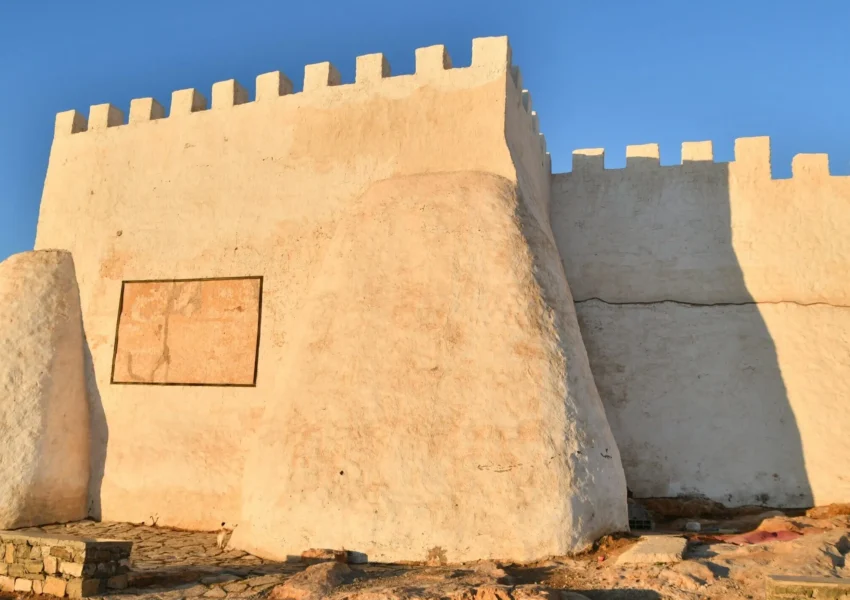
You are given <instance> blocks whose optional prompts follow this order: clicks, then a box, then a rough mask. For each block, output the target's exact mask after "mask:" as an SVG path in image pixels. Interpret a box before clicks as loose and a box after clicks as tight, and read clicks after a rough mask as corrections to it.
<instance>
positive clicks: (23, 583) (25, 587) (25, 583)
mask: <svg viewBox="0 0 850 600" xmlns="http://www.w3.org/2000/svg"><path fill="white" fill-rule="evenodd" d="M15 591H16V592H31V591H32V581H31V580H29V579H24V578H23V577H18V578H17V579H16V580H15Z"/></svg>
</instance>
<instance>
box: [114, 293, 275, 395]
mask: <svg viewBox="0 0 850 600" xmlns="http://www.w3.org/2000/svg"><path fill="white" fill-rule="evenodd" d="M260 285H261V284H260V279H259V278H250V279H217V280H195V281H146V282H125V283H124V289H123V295H122V298H121V311H120V314H119V317H118V334H117V337H116V344H117V350H116V351H115V359H114V365H113V371H112V381H113V383H168V384H175V383H188V384H204V385H216V384H219V385H221V384H223V385H252V384H253V383H254V375H255V367H256V356H257V343H258V339H257V338H258V335H259V329H258V328H259V322H260Z"/></svg>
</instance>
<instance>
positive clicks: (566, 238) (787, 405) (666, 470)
mask: <svg viewBox="0 0 850 600" xmlns="http://www.w3.org/2000/svg"><path fill="white" fill-rule="evenodd" d="M627 155H628V158H627V162H628V166H627V167H626V168H625V169H619V170H602V168H601V167H602V162H601V161H602V154H601V153H600V152H599V151H578V152H577V153H576V154H575V155H574V167H573V172H572V173H570V174H560V175H556V176H555V177H554V178H553V200H552V209H551V215H552V226H553V230H554V232H555V236H556V238H557V241H558V246H559V249H560V251H561V256H562V258H563V262H564V265H565V269H566V272H567V277H568V279H569V281H570V284H571V286H572V289H573V291H574V293H575V297H576V301H577V305H576V308H577V311H578V315H579V321H580V324H581V330H582V335H583V337H584V340H585V342H586V345H587V350H588V353H589V356H590V361H591V366H592V368H593V372H594V376H595V378H596V383H597V385H598V386H599V390H600V394H601V396H602V399H603V402H604V404H605V408H606V412H607V414H608V417H609V419H610V421H611V426H612V428H613V430H614V432H615V437H616V438H617V440H618V444H619V445H620V450H621V452H622V454H623V464H624V467H625V470H626V475H627V479H628V482H629V487H630V488H631V489H632V491H633V492H634V493H635V495H637V496H643V497H647V496H676V495H679V494H705V495H707V496H709V497H711V498H713V499H716V500H718V501H721V502H724V503H726V504H731V505H741V504H751V503H767V504H770V505H773V506H807V505H811V504H813V503H816V504H825V503H829V502H838V501H844V502H846V501H847V499H848V498H850V467H848V465H847V463H846V461H840V460H835V459H836V457H837V456H841V455H843V454H844V453H846V452H847V450H848V448H847V446H846V441H845V440H846V437H847V436H846V435H845V434H844V431H845V430H846V429H847V427H848V426H850V409H848V408H847V406H846V398H847V396H848V393H850V381H848V377H847V373H850V320H848V319H850V316H848V315H850V308H848V306H850V304H848V301H849V300H850V298H848V293H850V288H848V286H847V281H848V274H850V273H848V271H850V246H848V238H847V236H846V235H844V234H843V233H842V232H846V231H848V230H850V212H848V211H847V205H848V202H850V177H829V176H828V168H827V164H826V157H825V156H824V155H799V156H797V157H796V158H795V159H794V164H793V171H794V176H793V178H792V179H788V180H772V179H771V177H770V168H769V141H768V140H767V139H766V138H744V139H740V140H738V141H737V143H736V161H735V162H732V163H728V164H726V163H713V162H711V159H712V153H711V145H710V143H698V144H686V145H685V146H684V147H683V159H684V163H683V164H682V165H680V166H664V167H661V166H659V165H658V160H657V156H658V149H657V146H654V145H648V146H637V147H635V146H632V147H629V149H628V150H627Z"/></svg>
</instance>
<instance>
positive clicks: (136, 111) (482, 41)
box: [54, 36, 551, 165]
mask: <svg viewBox="0 0 850 600" xmlns="http://www.w3.org/2000/svg"><path fill="white" fill-rule="evenodd" d="M415 56H416V70H415V73H413V74H404V75H395V76H394V75H392V70H391V67H390V63H389V61H388V60H387V58H386V57H385V56H384V55H383V54H381V53H375V54H366V55H363V56H358V57H357V58H356V67H355V77H354V82H352V83H344V82H343V81H342V77H341V75H340V72H339V70H338V69H337V68H336V67H335V66H334V65H333V64H331V63H330V62H320V63H315V64H310V65H306V66H305V67H304V77H303V85H302V91H300V92H298V93H296V92H295V90H294V86H293V84H292V81H291V80H290V78H289V77H287V75H285V74H284V73H281V72H280V71H272V72H270V73H263V74H261V75H258V76H257V78H256V81H255V86H254V95H253V98H252V97H251V94H250V92H249V90H248V89H247V88H246V87H244V86H243V85H241V84H240V83H239V82H238V81H236V80H235V79H229V80H226V81H220V82H217V83H215V84H213V86H212V90H211V91H212V94H211V102H208V100H207V97H206V96H205V95H204V94H203V93H202V92H201V91H200V90H197V89H193V88H190V89H182V90H177V91H175V92H173V93H172V94H171V102H170V107H169V110H168V111H166V109H165V107H164V105H163V104H162V103H160V102H159V101H158V100H157V99H155V98H137V99H134V100H132V101H131V102H130V110H129V118H125V114H124V112H123V111H122V110H121V109H120V108H118V107H117V106H114V105H112V104H98V105H94V106H91V107H90V108H89V113H88V118H86V116H84V115H83V114H82V113H80V112H79V111H76V110H69V111H65V112H61V113H59V114H58V115H57V116H56V124H55V132H54V135H55V137H57V138H58V137H64V136H69V135H75V134H79V133H83V132H87V131H97V130H103V129H112V128H121V127H126V126H128V125H129V126H142V124H143V123H146V122H151V121H160V120H163V119H166V120H171V119H178V118H179V119H182V118H186V117H191V116H192V115H195V114H200V113H205V112H207V111H210V110H212V111H218V110H226V109H232V108H234V107H236V106H241V105H246V104H249V105H250V104H254V103H265V102H273V101H276V100H279V99H280V98H283V97H298V98H302V99H303V98H304V97H305V96H306V97H309V96H313V95H317V94H322V93H326V91H327V90H328V89H329V88H334V89H337V90H340V91H343V92H344V91H345V90H349V89H352V90H361V91H362V90H363V89H377V88H378V87H379V86H382V85H390V86H391V85H392V84H393V83H394V82H395V81H397V80H405V84H409V82H410V80H411V79H414V80H417V81H421V82H422V84H423V85H424V84H427V83H432V82H435V81H440V80H441V79H451V78H453V77H460V76H463V75H464V74H466V73H468V72H470V71H476V72H479V73H482V74H491V75H494V76H496V75H499V74H503V73H508V74H510V77H509V80H510V81H512V83H513V85H514V86H515V87H516V89H517V90H518V91H519V93H520V94H521V95H522V105H523V107H524V108H525V110H526V112H527V114H528V115H529V116H528V123H529V128H530V130H531V132H532V133H531V135H534V136H535V138H536V139H537V142H536V144H537V145H539V147H540V153H541V160H542V161H543V162H544V163H545V164H546V165H551V161H550V160H549V157H548V154H547V153H546V140H545V138H544V136H543V134H542V133H540V129H539V119H538V117H537V113H536V112H535V111H533V110H532V105H531V94H530V93H529V92H528V90H524V89H523V88H522V77H521V75H520V71H519V68H518V67H516V66H515V65H513V64H512V59H511V47H510V44H509V42H508V38H507V37H504V36H502V37H484V38H475V39H473V41H472V63H471V64H470V65H469V66H468V67H457V66H454V65H453V63H452V59H451V57H450V56H449V53H448V51H447V50H446V47H445V46H443V45H434V46H428V47H425V48H418V49H416V52H415ZM166 112H167V114H166Z"/></svg>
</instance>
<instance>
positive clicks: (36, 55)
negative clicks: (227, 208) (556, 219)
mask: <svg viewBox="0 0 850 600" xmlns="http://www.w3.org/2000/svg"><path fill="white" fill-rule="evenodd" d="M505 34H507V35H509V36H510V39H511V45H512V46H513V49H514V62H515V64H518V65H520V67H521V68H522V71H523V79H524V81H525V85H526V87H527V88H528V89H530V90H531V93H532V97H533V100H534V106H535V108H536V110H537V111H538V113H539V114H540V120H541V127H542V129H543V131H544V132H545V134H546V138H547V141H548V145H549V149H550V151H551V153H552V158H553V170H554V171H556V172H558V171H565V170H569V168H570V166H569V163H570V153H571V151H572V150H573V149H575V148H584V147H600V146H601V147H605V148H606V149H607V155H606V163H607V165H608V166H609V167H618V166H623V164H624V163H625V146H626V145H627V144H639V143H647V142H658V143H659V144H661V161H662V164H674V163H676V162H678V158H679V147H680V144H681V142H682V141H690V140H704V139H709V140H713V141H714V144H715V158H716V160H730V159H731V158H732V147H733V140H734V138H736V137H742V136H747V135H770V136H771V137H772V138H773V169H774V176H776V177H788V176H790V162H791V157H792V156H793V155H794V154H796V153H797V152H828V153H829V154H830V161H831V169H832V172H833V174H838V175H850V2H847V0H811V1H810V2H805V3H804V2H800V1H799V0H794V1H791V0H714V1H712V2H691V1H688V0H677V1H672V0H657V1H656V0H644V1H642V2H637V1H634V0H609V1H603V0H597V1H590V0H582V1H578V0H559V1H556V0H551V1H550V0H547V1H529V2H524V3H523V2H517V1H516V0H514V1H512V2H505V1H503V0H486V1H478V0H475V1H467V0H429V1H424V2H423V1H419V2H411V1H408V0H394V1H387V0H359V1H358V2H351V1H349V2H343V1H336V2H328V1H324V2H323V1H321V0H312V2H303V1H299V2H286V1H284V0H278V1H271V0H242V1H241V2H234V1H232V0H230V1H227V2H224V1H220V0H206V1H204V2H200V1H188V0H185V1H182V2H180V1H175V0H167V1H166V0H147V1H146V2H135V3H126V2H115V1H114V0H113V1H110V2H105V1H103V2H101V1H94V0H93V1H88V0H75V1H74V2H68V1H66V0H55V1H43V0H41V1H40V0H27V1H14V0H8V1H6V2H0V65H2V74H0V76H2V80H3V84H4V85H3V86H0V259H3V258H5V257H6V256H8V255H9V254H12V253H15V252H20V251H23V250H28V249H31V248H32V244H33V241H34V236H35V225H36V220H37V218H38V204H39V201H40V196H41V188H42V184H43V181H44V174H45V171H46V168H47V159H48V154H49V151H50V143H51V139H52V132H53V119H54V116H55V114H56V113H57V112H59V111H63V110H68V109H71V108H76V109H77V110H80V111H82V112H84V113H85V114H87V113H88V107H89V105H91V104H99V103H102V102H111V103H113V104H115V105H117V106H119V107H120V108H121V109H122V110H124V111H125V113H126V112H127V111H128V108H129V104H130V100H131V99H132V98H139V97H147V96H154V97H156V98H158V99H159V100H160V101H161V102H162V103H163V105H165V106H166V107H167V106H168V102H169V100H170V94H171V92H172V91H173V90H175V89H181V88H186V87H197V88H199V89H201V90H202V91H203V93H204V94H205V95H206V96H207V97H209V92H210V88H211V86H212V84H213V83H214V82H216V81H221V80H224V79H230V78H234V77H235V78H236V79H237V80H239V81H240V82H241V83H242V84H243V85H245V86H246V87H248V88H249V90H251V92H252V93H253V90H252V88H253V81H254V77H255V76H256V75H257V74H259V73H264V72H267V71H272V70H281V71H283V72H285V73H287V74H288V75H289V77H290V78H291V79H292V80H293V82H294V83H295V86H296V90H298V89H300V86H301V80H302V76H303V67H304V65H305V64H308V63H313V62H320V61H324V60H330V61H331V62H333V63H334V64H335V65H336V66H337V67H338V68H339V69H340V71H341V73H342V77H343V82H350V81H353V80H354V60H355V57H356V56H357V55H359V54H367V53H371V52H383V53H384V54H385V55H386V56H387V57H388V59H389V61H390V63H391V65H392V68H393V72H394V73H411V72H413V57H414V49H415V48H417V47H421V46H427V45H431V44H437V43H443V44H445V45H446V46H447V47H448V49H449V52H450V53H451V55H452V59H453V61H454V63H455V65H457V66H464V65H467V64H469V61H470V56H471V39H472V38H473V37H480V36H487V35H505Z"/></svg>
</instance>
